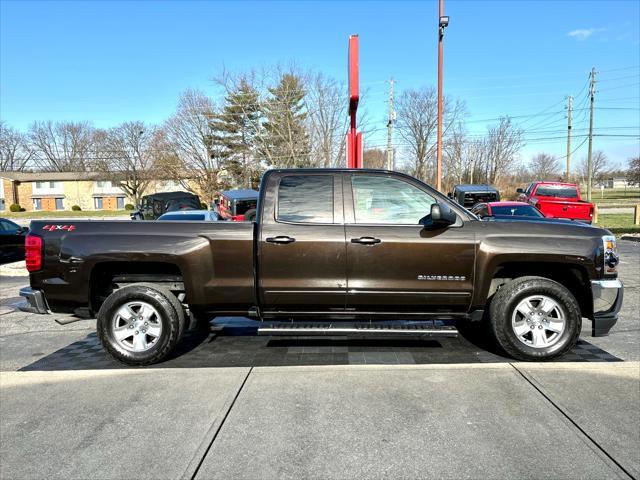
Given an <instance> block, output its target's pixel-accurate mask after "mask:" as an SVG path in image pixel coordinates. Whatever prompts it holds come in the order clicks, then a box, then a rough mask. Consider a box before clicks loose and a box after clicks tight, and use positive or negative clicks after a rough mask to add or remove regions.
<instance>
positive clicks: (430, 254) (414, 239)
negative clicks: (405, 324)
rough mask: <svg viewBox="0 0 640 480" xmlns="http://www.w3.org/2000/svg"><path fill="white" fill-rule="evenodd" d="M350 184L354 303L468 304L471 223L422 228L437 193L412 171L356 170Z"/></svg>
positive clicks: (386, 307)
mask: <svg viewBox="0 0 640 480" xmlns="http://www.w3.org/2000/svg"><path fill="white" fill-rule="evenodd" d="M344 187H345V188H344V197H345V232H346V245H347V292H348V293H347V308H348V309H349V310H354V311H365V312H366V311H390V312H403V311H407V312H436V311H440V312H463V311H466V310H467V308H468V307H469V305H470V303H471V293H472V289H473V273H474V272H473V270H474V261H475V235H474V233H473V231H472V229H470V228H465V227H464V223H463V222H460V226H457V227H456V226H451V227H448V228H441V229H438V230H426V229H425V228H423V226H422V225H420V224H419V223H418V222H419V220H420V219H421V218H422V217H424V216H425V215H427V214H429V213H430V209H431V205H432V204H433V203H435V202H436V197H435V196H434V195H432V194H431V193H430V192H429V191H428V190H427V189H426V187H424V185H422V184H420V183H419V182H415V181H413V180H412V179H410V178H408V177H407V178H405V177H400V176H391V175H389V174H383V173H380V174H376V173H370V172H367V173H365V172H363V173H353V174H351V175H347V176H345V182H344ZM439 201H443V200H439Z"/></svg>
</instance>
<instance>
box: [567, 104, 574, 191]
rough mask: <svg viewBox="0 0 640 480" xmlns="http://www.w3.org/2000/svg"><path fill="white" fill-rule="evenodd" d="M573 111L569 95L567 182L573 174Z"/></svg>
mask: <svg viewBox="0 0 640 480" xmlns="http://www.w3.org/2000/svg"><path fill="white" fill-rule="evenodd" d="M571 112H573V97H572V96H571V95H569V106H568V108H567V114H568V115H567V118H568V122H567V178H566V180H567V182H568V181H569V180H570V175H571Z"/></svg>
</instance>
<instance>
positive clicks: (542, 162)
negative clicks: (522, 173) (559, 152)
mask: <svg viewBox="0 0 640 480" xmlns="http://www.w3.org/2000/svg"><path fill="white" fill-rule="evenodd" d="M529 170H530V172H531V175H532V176H533V178H535V179H537V180H556V178H555V177H558V175H559V172H560V163H559V162H558V159H557V158H556V157H554V156H553V155H550V154H548V153H545V152H541V153H538V154H537V155H535V156H534V157H533V158H532V159H531V162H529Z"/></svg>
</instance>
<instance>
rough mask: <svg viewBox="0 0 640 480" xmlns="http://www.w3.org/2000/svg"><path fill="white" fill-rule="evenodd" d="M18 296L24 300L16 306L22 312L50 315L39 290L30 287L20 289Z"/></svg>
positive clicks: (42, 294)
mask: <svg viewBox="0 0 640 480" xmlns="http://www.w3.org/2000/svg"><path fill="white" fill-rule="evenodd" d="M20 296H21V297H24V298H25V299H26V300H25V301H24V302H22V303H21V304H19V305H18V308H19V309H20V310H21V311H23V312H29V313H43V314H44V313H51V310H49V306H48V305H47V299H46V298H45V296H44V293H42V292H41V291H40V290H34V289H33V288H31V287H23V288H21V289H20Z"/></svg>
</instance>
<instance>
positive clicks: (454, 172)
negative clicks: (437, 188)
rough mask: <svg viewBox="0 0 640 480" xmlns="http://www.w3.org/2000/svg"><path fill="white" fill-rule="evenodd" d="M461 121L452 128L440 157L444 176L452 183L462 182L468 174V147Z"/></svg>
mask: <svg viewBox="0 0 640 480" xmlns="http://www.w3.org/2000/svg"><path fill="white" fill-rule="evenodd" d="M469 144H470V142H469V140H468V139H467V137H466V135H465V131H464V126H463V124H462V122H458V123H457V124H456V125H455V126H454V127H453V128H452V129H451V134H450V135H449V138H448V139H447V142H446V143H445V144H444V155H443V159H442V163H443V166H442V167H443V170H444V177H445V178H446V179H447V180H448V181H449V182H452V183H453V184H460V183H463V181H464V179H465V177H468V176H469V170H470V165H469V158H468V154H469V147H470V145H469Z"/></svg>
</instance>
